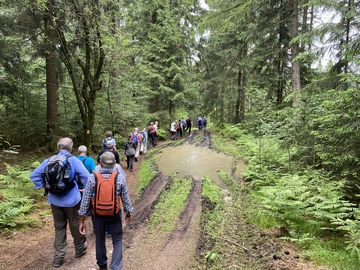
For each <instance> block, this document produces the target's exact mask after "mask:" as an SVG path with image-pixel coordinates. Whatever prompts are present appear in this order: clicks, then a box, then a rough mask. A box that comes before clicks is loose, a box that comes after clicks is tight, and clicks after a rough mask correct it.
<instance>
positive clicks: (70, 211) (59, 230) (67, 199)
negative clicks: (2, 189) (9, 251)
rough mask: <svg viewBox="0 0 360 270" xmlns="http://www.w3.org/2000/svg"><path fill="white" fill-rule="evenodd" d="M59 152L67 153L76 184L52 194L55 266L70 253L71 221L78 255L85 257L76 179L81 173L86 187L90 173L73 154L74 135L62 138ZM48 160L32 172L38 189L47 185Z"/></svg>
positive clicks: (76, 254) (72, 178)
mask: <svg viewBox="0 0 360 270" xmlns="http://www.w3.org/2000/svg"><path fill="white" fill-rule="evenodd" d="M57 148H58V150H59V152H58V155H64V156H66V157H67V158H68V159H67V160H68V162H69V165H70V169H69V172H68V173H69V177H70V180H72V181H74V182H75V186H74V187H73V188H71V189H69V190H67V191H65V192H64V193H61V194H52V193H51V192H50V193H49V194H48V202H49V203H50V204H51V210H52V214H53V219H54V227H55V240H54V267H60V265H61V262H62V260H63V258H64V257H65V253H66V246H67V243H66V239H67V238H66V226H67V222H69V226H70V231H71V235H72V237H73V239H74V246H75V257H76V258H79V257H81V256H82V255H83V254H84V253H85V250H86V248H87V242H86V237H85V235H82V234H81V233H80V232H79V216H78V214H77V211H78V210H79V208H80V202H81V196H80V192H79V188H78V185H77V183H76V180H75V176H76V175H77V176H78V178H79V179H80V181H81V182H82V184H83V185H84V186H86V182H87V179H88V177H89V175H90V174H89V172H88V170H87V169H86V168H85V166H84V165H83V164H82V162H81V161H80V160H79V159H77V157H75V156H72V155H71V151H72V148H73V141H72V140H71V139H70V138H61V139H60V140H59V142H58V144H57ZM47 163H48V159H46V160H44V161H43V162H42V163H41V164H40V166H39V167H37V168H36V169H35V170H34V171H33V172H32V173H31V174H30V179H31V181H33V182H34V184H35V188H36V189H40V188H42V187H43V179H42V174H43V173H44V172H45V168H46V165H47Z"/></svg>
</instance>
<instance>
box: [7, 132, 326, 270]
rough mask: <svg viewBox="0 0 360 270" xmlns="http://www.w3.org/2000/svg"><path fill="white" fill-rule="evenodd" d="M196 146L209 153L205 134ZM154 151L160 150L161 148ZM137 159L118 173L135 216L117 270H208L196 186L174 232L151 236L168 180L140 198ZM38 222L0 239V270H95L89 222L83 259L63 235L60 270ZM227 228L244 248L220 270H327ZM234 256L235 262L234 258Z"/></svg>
mask: <svg viewBox="0 0 360 270" xmlns="http://www.w3.org/2000/svg"><path fill="white" fill-rule="evenodd" d="M194 136H196V132H194V134H193V136H190V139H189V140H188V142H189V143H191V142H192V138H193V137H194ZM199 146H201V147H210V134H209V133H207V136H204V140H203V142H202V143H201V144H200V145H199ZM156 147H161V143H160V144H159V145H158V146H156ZM194 147H195V146H194ZM23 158H26V157H23ZM143 158H144V155H142V156H140V158H139V162H137V163H135V165H134V171H133V172H132V173H130V172H129V171H128V170H126V169H124V170H125V172H126V173H127V178H126V180H127V184H128V189H129V193H130V196H131V199H132V204H133V206H134V208H135V213H134V214H133V216H132V221H131V223H130V224H129V225H127V226H125V227H124V236H123V256H124V257H123V258H124V266H123V269H125V270H135V269H154V270H165V269H166V270H168V269H211V266H206V265H205V263H203V262H204V260H203V259H199V257H198V255H199V253H200V252H201V245H199V243H201V237H203V236H204V234H203V233H202V232H201V226H200V218H201V213H202V209H201V207H202V205H201V182H200V181H195V183H194V186H193V189H192V191H191V193H190V195H189V197H188V201H187V204H186V207H185V209H184V211H183V212H182V214H181V216H179V218H178V224H177V226H176V229H175V230H174V231H172V232H168V233H165V232H162V231H154V230H151V229H150V228H149V226H148V225H149V220H150V217H151V213H152V209H153V206H154V204H155V203H156V201H157V199H158V197H159V194H160V193H161V191H162V190H163V189H164V188H166V183H167V182H168V180H169V179H168V177H166V176H164V175H163V174H162V173H161V172H160V173H159V174H158V175H157V176H156V177H155V178H154V179H153V180H152V182H151V183H150V185H149V186H148V187H147V188H146V189H145V190H144V191H143V192H142V194H141V197H140V196H139V194H137V192H136V190H135V186H136V183H137V173H138V169H139V164H140V163H141V160H142V159H143ZM121 163H122V167H123V168H126V166H125V163H124V160H123V161H122V162H121ZM1 166H2V165H1ZM49 209H50V207H49ZM42 211H43V210H42ZM38 214H39V213H38V212H34V213H33V215H38ZM38 218H39V219H41V222H42V227H41V228H27V229H21V230H18V231H14V232H13V233H11V234H9V233H2V234H0V254H1V260H0V269H7V270H19V269H98V267H97V265H96V260H95V236H94V233H93V231H92V225H91V219H90V218H88V219H87V220H86V222H87V228H88V232H87V241H88V249H87V252H86V254H85V255H84V256H82V257H80V258H75V256H74V255H75V251H74V245H73V243H72V237H71V234H70V232H69V230H68V235H67V237H68V249H67V253H66V256H65V258H64V260H63V263H62V265H61V267H60V268H54V267H53V238H54V228H53V221H52V216H51V214H49V215H42V216H38ZM229 222H230V221H229ZM233 225H234V226H243V227H241V228H238V230H237V231H238V232H244V234H246V237H247V242H246V243H242V245H243V246H246V251H245V250H244V249H243V248H242V247H241V246H240V247H239V245H237V243H231V241H230V243H229V244H230V245H231V246H232V247H231V248H229V254H230V255H232V256H230V257H232V260H234V261H232V262H231V264H230V263H229V265H228V266H227V267H226V269H273V270H275V269H279V270H280V269H281V270H292V269H310V270H311V269H313V270H315V269H327V268H325V267H319V266H316V265H314V264H312V263H311V262H308V261H306V260H304V259H303V258H302V257H301V256H299V254H300V252H299V251H298V250H296V248H295V247H294V246H292V245H290V244H287V243H284V242H282V241H280V240H279V239H277V234H276V232H274V231H261V230H259V229H257V228H256V227H255V226H253V225H249V224H248V223H247V222H243V223H240V224H233ZM106 242H107V251H108V255H109V258H111V252H112V243H111V237H107V241H106ZM239 254H241V256H238V255H239ZM239 259H243V260H252V261H255V262H256V261H257V260H258V261H259V262H258V264H257V265H256V266H254V265H252V266H251V267H250V266H249V268H246V267H244V266H242V267H239V266H238V265H240V264H238V263H237V262H236V260H239ZM109 261H110V259H109ZM194 262H195V263H194ZM242 265H244V264H242Z"/></svg>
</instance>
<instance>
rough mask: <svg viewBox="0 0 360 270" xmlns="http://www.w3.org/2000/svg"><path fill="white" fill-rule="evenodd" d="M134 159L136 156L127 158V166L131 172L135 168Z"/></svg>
mask: <svg viewBox="0 0 360 270" xmlns="http://www.w3.org/2000/svg"><path fill="white" fill-rule="evenodd" d="M134 157H135V156H126V164H127V167H128V168H130V170H132V169H133V166H134Z"/></svg>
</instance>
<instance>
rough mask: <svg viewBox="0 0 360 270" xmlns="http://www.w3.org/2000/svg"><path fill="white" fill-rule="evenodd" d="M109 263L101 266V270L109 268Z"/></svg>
mask: <svg viewBox="0 0 360 270" xmlns="http://www.w3.org/2000/svg"><path fill="white" fill-rule="evenodd" d="M107 269H108V268H107V264H105V265H101V266H99V270H107Z"/></svg>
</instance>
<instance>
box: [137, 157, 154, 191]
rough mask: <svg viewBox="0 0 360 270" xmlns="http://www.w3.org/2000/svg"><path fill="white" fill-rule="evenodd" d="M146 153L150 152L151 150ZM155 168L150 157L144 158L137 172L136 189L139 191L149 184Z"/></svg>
mask: <svg viewBox="0 0 360 270" xmlns="http://www.w3.org/2000/svg"><path fill="white" fill-rule="evenodd" d="M149 152H150V151H149ZM149 152H148V155H150V154H151V152H150V153H149ZM157 173H158V172H157V170H156V168H155V165H154V161H153V160H152V159H144V160H143V161H142V162H141V164H140V169H139V173H138V179H139V180H138V182H137V185H136V190H137V191H138V192H141V191H142V190H143V189H144V188H145V187H147V186H148V185H149V183H150V182H151V180H152V179H153V178H154V176H155V175H157Z"/></svg>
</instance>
